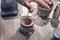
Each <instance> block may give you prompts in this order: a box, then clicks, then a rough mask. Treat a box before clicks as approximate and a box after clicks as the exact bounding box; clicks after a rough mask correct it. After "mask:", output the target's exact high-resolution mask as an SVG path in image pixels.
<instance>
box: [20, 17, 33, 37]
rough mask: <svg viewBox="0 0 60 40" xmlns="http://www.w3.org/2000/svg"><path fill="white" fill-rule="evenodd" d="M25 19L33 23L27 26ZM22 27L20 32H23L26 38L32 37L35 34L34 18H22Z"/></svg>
mask: <svg viewBox="0 0 60 40" xmlns="http://www.w3.org/2000/svg"><path fill="white" fill-rule="evenodd" d="M24 19H30V20H31V21H29V22H31V23H30V24H27V25H26V24H25V23H24V22H23V21H24ZM20 25H21V27H20V31H21V33H22V34H23V35H24V36H26V37H28V36H30V35H32V34H33V32H34V29H33V25H34V22H33V18H32V17H30V16H22V17H21V18H20Z"/></svg>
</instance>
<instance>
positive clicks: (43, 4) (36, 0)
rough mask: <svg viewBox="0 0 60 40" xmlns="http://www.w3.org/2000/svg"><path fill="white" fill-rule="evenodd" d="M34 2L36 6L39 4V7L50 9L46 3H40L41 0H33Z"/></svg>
mask: <svg viewBox="0 0 60 40" xmlns="http://www.w3.org/2000/svg"><path fill="white" fill-rule="evenodd" d="M35 2H37V3H38V4H40V5H42V6H44V7H45V8H50V7H49V6H48V4H47V3H45V2H44V1H42V0H35Z"/></svg>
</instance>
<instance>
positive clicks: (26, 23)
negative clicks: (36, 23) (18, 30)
mask: <svg viewBox="0 0 60 40" xmlns="http://www.w3.org/2000/svg"><path fill="white" fill-rule="evenodd" d="M23 23H24V24H25V25H30V24H31V23H32V20H31V19H23Z"/></svg>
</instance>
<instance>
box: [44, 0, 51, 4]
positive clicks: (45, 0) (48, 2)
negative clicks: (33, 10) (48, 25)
mask: <svg viewBox="0 0 60 40" xmlns="http://www.w3.org/2000/svg"><path fill="white" fill-rule="evenodd" d="M43 1H44V2H46V3H47V4H51V2H50V1H49V0H43Z"/></svg>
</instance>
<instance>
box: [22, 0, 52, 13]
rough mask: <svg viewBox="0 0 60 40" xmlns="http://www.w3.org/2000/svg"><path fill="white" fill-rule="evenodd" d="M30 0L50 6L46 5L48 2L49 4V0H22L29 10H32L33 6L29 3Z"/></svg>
mask: <svg viewBox="0 0 60 40" xmlns="http://www.w3.org/2000/svg"><path fill="white" fill-rule="evenodd" d="M32 1H33V2H37V3H38V4H39V5H42V6H44V7H45V8H50V7H49V6H48V4H51V2H50V1H49V0H23V2H24V4H25V6H26V7H27V8H28V9H29V11H30V12H33V11H34V7H33V6H32V5H31V4H30V3H31V2H32Z"/></svg>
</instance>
